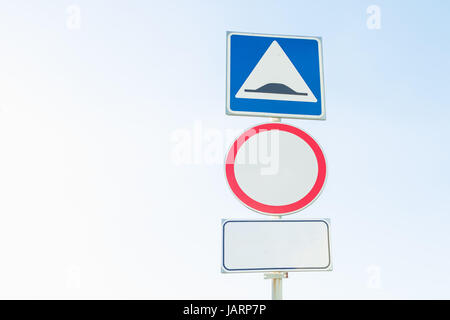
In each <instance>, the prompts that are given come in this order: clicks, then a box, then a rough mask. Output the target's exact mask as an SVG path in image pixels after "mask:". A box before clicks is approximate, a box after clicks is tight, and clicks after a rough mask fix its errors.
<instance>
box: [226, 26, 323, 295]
mask: <svg viewBox="0 0 450 320" xmlns="http://www.w3.org/2000/svg"><path fill="white" fill-rule="evenodd" d="M226 74H227V81H226V114H227V115H231V116H258V117H269V118H271V120H272V122H271V123H263V124H260V125H256V126H254V127H252V128H250V129H247V130H246V131H244V132H243V133H242V134H241V135H240V136H239V137H238V138H237V139H236V140H235V141H234V142H233V144H232V145H231V147H230V149H229V151H228V153H227V156H226V159H225V177H226V180H227V183H228V186H229V188H230V190H231V192H232V193H233V194H234V196H235V197H236V198H237V199H238V200H239V201H240V202H241V203H242V204H244V205H245V206H246V207H247V208H249V209H251V210H253V211H256V212H258V213H260V214H263V215H267V216H271V217H273V218H274V219H272V220H223V221H222V267H221V269H222V272H223V273H237V272H247V273H248V272H261V273H264V279H270V280H271V284H272V299H274V300H281V299H282V284H283V283H282V281H283V278H287V277H288V272H294V271H331V270H332V263H331V249H330V248H331V245H330V222H329V220H328V219H314V220H284V219H283V220H281V218H282V216H284V215H289V214H293V213H296V212H299V211H301V210H303V209H305V208H306V207H308V206H309V205H310V204H311V203H312V202H314V201H315V200H316V199H317V197H318V196H319V195H320V193H321V192H322V189H323V187H324V185H325V181H326V176H327V165H326V160H325V156H324V153H323V151H322V148H321V147H320V146H319V144H318V143H317V142H316V140H315V139H313V138H312V137H311V136H310V135H309V134H308V133H306V132H305V131H303V130H301V129H299V128H296V127H294V126H291V125H287V124H282V123H281V118H294V119H295V118H296V119H312V120H325V94H324V78H323V58H322V40H321V38H318V37H303V36H285V35H268V34H253V33H243V32H228V33H227V73H226Z"/></svg>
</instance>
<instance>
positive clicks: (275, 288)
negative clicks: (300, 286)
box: [272, 278, 283, 300]
mask: <svg viewBox="0 0 450 320" xmlns="http://www.w3.org/2000/svg"><path fill="white" fill-rule="evenodd" d="M272 300H283V278H279V279H272Z"/></svg>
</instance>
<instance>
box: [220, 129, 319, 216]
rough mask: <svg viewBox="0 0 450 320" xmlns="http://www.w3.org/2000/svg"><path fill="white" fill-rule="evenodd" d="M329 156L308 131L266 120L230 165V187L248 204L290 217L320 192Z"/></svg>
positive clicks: (235, 149)
mask: <svg viewBox="0 0 450 320" xmlns="http://www.w3.org/2000/svg"><path fill="white" fill-rule="evenodd" d="M326 171H327V169H326V161H325V156H324V154H323V152H322V150H321V148H320V146H319V145H318V144H317V142H316V141H315V140H314V139H313V138H312V137H311V136H310V135H308V134H307V133H306V132H304V131H302V130H300V129H298V128H296V127H293V126H290V125H287V124H282V123H266V124H262V125H258V126H256V127H253V128H251V129H249V130H247V131H246V132H244V133H243V134H242V135H241V136H240V137H238V138H237V139H236V140H235V141H234V143H233V144H232V146H231V148H230V150H229V151H228V155H227V158H226V163H225V173H226V179H227V182H228V185H229V186H230V188H231V191H232V192H233V193H234V194H235V195H236V197H237V198H238V199H239V200H240V201H241V202H242V203H243V204H244V205H246V206H247V207H249V208H250V209H253V210H255V211H257V212H259V213H263V214H269V215H285V214H291V213H294V212H297V211H300V210H302V209H304V208H305V207H307V206H308V205H309V204H311V203H312V202H313V201H314V200H315V199H316V198H317V197H318V195H319V194H320V192H321V190H322V188H323V186H324V184H325V178H326Z"/></svg>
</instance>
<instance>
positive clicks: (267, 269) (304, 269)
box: [221, 218, 333, 273]
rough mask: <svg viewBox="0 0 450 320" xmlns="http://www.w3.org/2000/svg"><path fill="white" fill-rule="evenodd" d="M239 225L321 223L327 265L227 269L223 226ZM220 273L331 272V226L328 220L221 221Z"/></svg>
mask: <svg viewBox="0 0 450 320" xmlns="http://www.w3.org/2000/svg"><path fill="white" fill-rule="evenodd" d="M236 222H237V223H239V222H243V223H245V222H250V223H251V222H267V223H292V222H321V223H325V225H326V226H327V238H328V261H329V263H328V265H327V266H325V267H314V266H313V267H297V268H294V267H289V268H276V267H269V266H267V267H261V268H242V269H233V268H227V267H226V265H225V226H226V225H227V223H236ZM221 229H222V230H221V231H222V232H221V237H222V241H221V247H222V249H221V272H222V273H265V272H308V271H332V270H333V263H332V248H331V239H330V237H331V225H330V219H327V218H325V219H301V220H281V219H279V220H278V219H276V220H275V219H273V220H251V219H239V220H238V219H222V226H221Z"/></svg>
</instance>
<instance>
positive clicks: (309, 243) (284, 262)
mask: <svg viewBox="0 0 450 320" xmlns="http://www.w3.org/2000/svg"><path fill="white" fill-rule="evenodd" d="M330 251H331V250H330V223H329V220H326V219H317V220H224V221H223V222H222V272H224V273H228V272H269V271H286V272H288V271H289V272H292V271H331V270H332V264H331V252H330Z"/></svg>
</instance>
